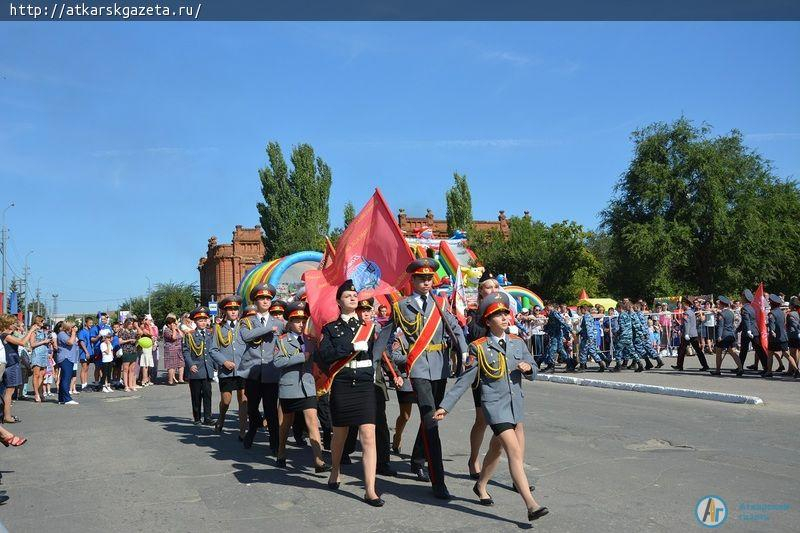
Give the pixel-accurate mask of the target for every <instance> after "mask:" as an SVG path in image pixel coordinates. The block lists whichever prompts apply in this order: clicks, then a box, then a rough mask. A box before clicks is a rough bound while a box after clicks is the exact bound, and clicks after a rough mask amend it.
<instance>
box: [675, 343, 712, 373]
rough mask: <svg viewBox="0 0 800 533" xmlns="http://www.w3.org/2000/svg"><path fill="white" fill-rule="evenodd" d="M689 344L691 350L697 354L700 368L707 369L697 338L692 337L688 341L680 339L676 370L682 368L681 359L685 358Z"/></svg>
mask: <svg viewBox="0 0 800 533" xmlns="http://www.w3.org/2000/svg"><path fill="white" fill-rule="evenodd" d="M689 344H691V345H692V348H694V351H695V352H696V353H697V360H698V361H700V367H701V368H708V362H707V361H706V356H705V355H704V354H703V350H702V348H700V341H698V340H697V337H692V338H690V339H689V340H688V341H687V340H686V337H681V344H680V346H678V368H681V369H682V368H683V358H684V357H686V350H687V349H688V348H689Z"/></svg>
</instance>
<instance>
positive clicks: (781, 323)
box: [768, 308, 789, 342]
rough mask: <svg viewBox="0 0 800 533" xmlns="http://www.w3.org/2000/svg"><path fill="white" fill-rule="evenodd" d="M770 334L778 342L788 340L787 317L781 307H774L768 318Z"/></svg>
mask: <svg viewBox="0 0 800 533" xmlns="http://www.w3.org/2000/svg"><path fill="white" fill-rule="evenodd" d="M768 327H769V336H770V337H771V338H773V339H775V340H776V341H778V342H786V341H788V340H789V337H787V336H786V317H785V316H784V314H783V310H782V309H780V308H776V309H772V310H771V311H770V312H769V318H768Z"/></svg>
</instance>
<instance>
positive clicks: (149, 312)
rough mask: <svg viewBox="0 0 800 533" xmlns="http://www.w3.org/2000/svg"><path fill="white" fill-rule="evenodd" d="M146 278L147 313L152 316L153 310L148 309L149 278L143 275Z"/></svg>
mask: <svg viewBox="0 0 800 533" xmlns="http://www.w3.org/2000/svg"><path fill="white" fill-rule="evenodd" d="M144 278H145V279H146V280H147V314H148V315H150V316H153V311H152V310H151V309H150V278H148V277H147V276H145V277H144Z"/></svg>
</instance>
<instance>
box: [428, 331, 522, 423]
mask: <svg viewBox="0 0 800 533" xmlns="http://www.w3.org/2000/svg"><path fill="white" fill-rule="evenodd" d="M506 343H507V344H506V353H505V357H506V375H505V376H503V377H501V378H499V379H492V378H491V377H489V376H487V375H485V374H484V372H483V370H481V365H480V364H479V363H478V360H477V357H478V346H482V348H483V351H484V354H485V355H486V360H487V363H488V364H489V366H491V367H494V368H496V367H497V366H498V361H499V357H500V355H499V354H501V353H503V351H502V350H501V348H500V345H499V344H497V343H496V342H495V340H494V339H492V338H491V337H484V338H483V339H479V340H477V341H474V342H472V343H471V344H470V345H469V353H470V358H469V363H471V364H472V366H471V367H470V368H469V370H466V371H465V372H464V373H463V374H461V375H460V376H459V377H458V379H457V380H456V382H455V384H454V385H453V387H452V388H451V389H450V390H449V391H448V392H447V394H446V395H445V397H444V399H443V400H442V403H441V404H440V407H442V408H443V409H444V410H445V411H447V412H448V413H449V412H450V411H452V410H453V406H455V404H456V402H457V401H458V399H459V398H461V396H462V395H463V394H464V393H465V392H467V389H469V387H470V385H472V384H474V383H475V381H476V380H478V385H477V386H479V387H480V388H481V407H482V408H483V413H484V415H485V416H486V422H487V423H489V424H500V423H502V422H507V423H510V424H518V423H520V422H522V418H523V416H524V414H525V406H524V400H523V398H524V396H525V394H524V393H523V391H522V378H523V377H524V378H525V379H528V380H531V381H533V379H534V378H535V377H536V363H534V361H533V357H532V356H531V353H530V352H529V351H528V347H527V346H526V345H525V341H523V340H522V339H521V338H519V337H517V336H516V335H506ZM523 361H525V362H526V363H529V364H530V365H531V372H529V373H528V374H523V373H522V372H520V371H519V370H518V369H517V365H518V364H519V363H521V362H523Z"/></svg>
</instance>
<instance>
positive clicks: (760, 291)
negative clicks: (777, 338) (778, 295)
mask: <svg viewBox="0 0 800 533" xmlns="http://www.w3.org/2000/svg"><path fill="white" fill-rule="evenodd" d="M752 305H753V309H754V310H755V312H756V325H757V326H758V331H760V332H761V347H762V348H764V351H765V352H766V351H767V347H768V346H769V340H768V335H769V333H768V331H767V314H766V313H765V312H764V284H763V283H760V284H759V285H758V288H757V289H756V292H755V294H753V303H752Z"/></svg>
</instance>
